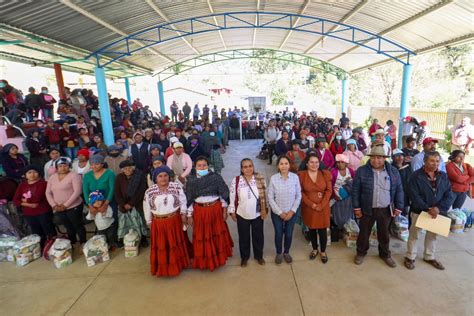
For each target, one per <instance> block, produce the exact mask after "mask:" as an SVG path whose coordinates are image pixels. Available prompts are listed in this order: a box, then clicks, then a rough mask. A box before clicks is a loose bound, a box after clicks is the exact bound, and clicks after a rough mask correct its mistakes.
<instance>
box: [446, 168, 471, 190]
mask: <svg viewBox="0 0 474 316" xmlns="http://www.w3.org/2000/svg"><path fill="white" fill-rule="evenodd" d="M463 165H464V172H463V173H461V170H459V168H458V167H456V166H455V164H454V163H453V162H449V163H447V164H446V173H447V174H448V178H449V181H450V182H451V187H452V190H453V192H467V191H469V184H472V183H474V168H472V167H471V165H470V164H468V163H464V164H463Z"/></svg>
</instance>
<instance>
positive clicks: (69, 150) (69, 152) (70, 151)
mask: <svg viewBox="0 0 474 316" xmlns="http://www.w3.org/2000/svg"><path fill="white" fill-rule="evenodd" d="M63 150H64V153H65V154H66V156H68V157H69V158H71V160H74V159H75V158H76V157H77V147H65V148H63Z"/></svg>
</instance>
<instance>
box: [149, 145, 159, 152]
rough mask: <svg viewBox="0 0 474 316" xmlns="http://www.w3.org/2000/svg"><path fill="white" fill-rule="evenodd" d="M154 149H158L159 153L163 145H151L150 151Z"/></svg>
mask: <svg viewBox="0 0 474 316" xmlns="http://www.w3.org/2000/svg"><path fill="white" fill-rule="evenodd" d="M153 149H158V150H159V151H161V145H159V144H150V151H152V150H153Z"/></svg>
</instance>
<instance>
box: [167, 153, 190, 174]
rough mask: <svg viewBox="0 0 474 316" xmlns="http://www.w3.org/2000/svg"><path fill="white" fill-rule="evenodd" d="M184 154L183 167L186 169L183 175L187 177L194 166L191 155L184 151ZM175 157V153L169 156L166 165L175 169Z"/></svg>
mask: <svg viewBox="0 0 474 316" xmlns="http://www.w3.org/2000/svg"><path fill="white" fill-rule="evenodd" d="M182 155H183V169H184V172H183V174H182V175H181V176H183V177H187V176H188V175H189V174H190V173H191V169H192V168H193V161H192V160H191V157H190V156H189V155H188V154H186V153H182ZM174 157H175V155H174V154H173V155H171V156H169V157H168V160H167V161H166V165H167V166H168V167H169V168H170V169H171V170H173V161H174Z"/></svg>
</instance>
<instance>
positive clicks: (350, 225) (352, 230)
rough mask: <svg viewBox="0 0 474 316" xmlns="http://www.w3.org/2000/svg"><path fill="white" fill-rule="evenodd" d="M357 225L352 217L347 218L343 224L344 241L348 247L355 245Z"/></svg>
mask: <svg viewBox="0 0 474 316" xmlns="http://www.w3.org/2000/svg"><path fill="white" fill-rule="evenodd" d="M359 231H360V229H359V226H358V225H357V223H356V221H355V220H353V219H350V220H348V221H347V222H346V223H345V224H344V242H345V243H346V246H347V247H349V248H355V247H356V246H357V238H358V237H359Z"/></svg>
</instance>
